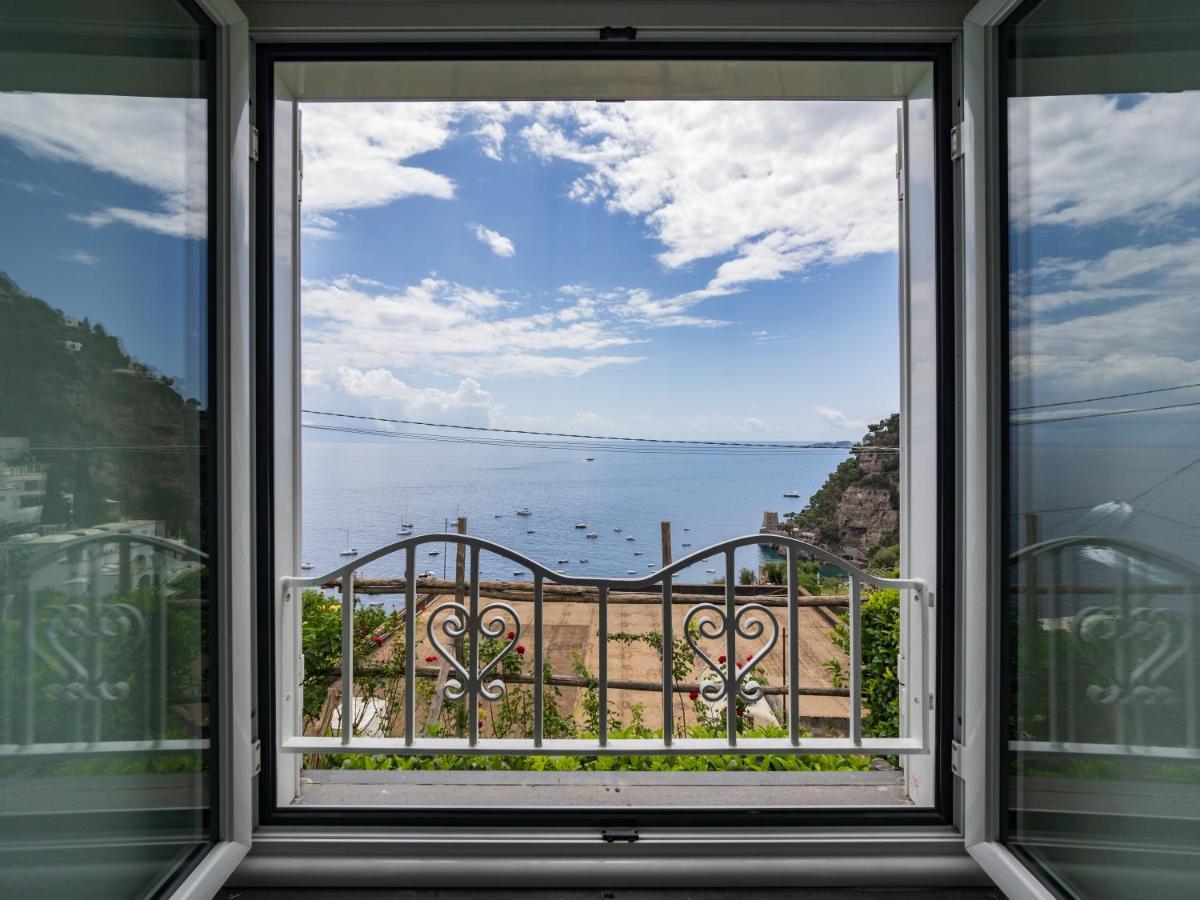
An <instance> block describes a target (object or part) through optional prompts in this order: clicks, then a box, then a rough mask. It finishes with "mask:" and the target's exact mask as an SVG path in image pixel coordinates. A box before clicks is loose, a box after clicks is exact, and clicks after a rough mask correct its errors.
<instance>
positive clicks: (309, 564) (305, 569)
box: [300, 562, 313, 572]
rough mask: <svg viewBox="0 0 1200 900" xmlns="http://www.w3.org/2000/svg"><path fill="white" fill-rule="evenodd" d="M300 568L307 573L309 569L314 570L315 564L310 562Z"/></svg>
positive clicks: (302, 564)
mask: <svg viewBox="0 0 1200 900" xmlns="http://www.w3.org/2000/svg"><path fill="white" fill-rule="evenodd" d="M300 568H301V569H303V570H304V571H305V572H307V571H308V570H309V569H311V568H313V564H312V563H310V562H306V563H301V564H300Z"/></svg>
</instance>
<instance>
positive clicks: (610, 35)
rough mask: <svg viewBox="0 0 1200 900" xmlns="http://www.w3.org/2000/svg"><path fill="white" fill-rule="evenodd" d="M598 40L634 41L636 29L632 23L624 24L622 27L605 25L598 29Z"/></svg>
mask: <svg viewBox="0 0 1200 900" xmlns="http://www.w3.org/2000/svg"><path fill="white" fill-rule="evenodd" d="M600 40H602V41H636V40H637V29H636V28H634V27H633V26H632V25H625V26H624V27H622V28H617V27H615V26H613V25H605V26H604V27H603V28H601V29H600Z"/></svg>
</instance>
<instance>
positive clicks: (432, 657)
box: [425, 655, 437, 662]
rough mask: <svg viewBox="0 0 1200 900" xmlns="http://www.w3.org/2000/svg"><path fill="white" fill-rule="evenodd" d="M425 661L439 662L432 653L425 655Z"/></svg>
mask: <svg viewBox="0 0 1200 900" xmlns="http://www.w3.org/2000/svg"><path fill="white" fill-rule="evenodd" d="M425 662H437V657H436V656H432V655H430V656H427V657H425Z"/></svg>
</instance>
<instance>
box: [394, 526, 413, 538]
mask: <svg viewBox="0 0 1200 900" xmlns="http://www.w3.org/2000/svg"><path fill="white" fill-rule="evenodd" d="M396 534H398V535H400V536H401V537H405V536H406V535H410V534H412V529H411V528H405V529H404V530H403V531H397V532H396Z"/></svg>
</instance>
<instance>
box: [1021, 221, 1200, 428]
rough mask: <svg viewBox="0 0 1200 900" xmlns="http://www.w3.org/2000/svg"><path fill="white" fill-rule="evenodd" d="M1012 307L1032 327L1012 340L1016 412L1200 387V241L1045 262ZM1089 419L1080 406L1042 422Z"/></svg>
mask: <svg viewBox="0 0 1200 900" xmlns="http://www.w3.org/2000/svg"><path fill="white" fill-rule="evenodd" d="M1014 299H1015V300H1016V301H1017V302H1018V304H1019V307H1020V308H1021V309H1022V310H1023V311H1024V315H1025V316H1026V318H1027V321H1023V322H1020V323H1019V324H1018V325H1017V326H1016V327H1015V328H1014V331H1013V337H1012V347H1013V352H1014V359H1013V363H1012V365H1013V370H1014V373H1015V374H1016V376H1017V382H1016V384H1017V387H1018V390H1017V394H1016V396H1015V397H1014V403H1013V405H1014V406H1030V405H1037V404H1044V403H1060V402H1062V401H1066V400H1076V399H1086V398H1089V397H1096V396H1101V395H1107V394H1117V393H1126V392H1130V391H1139V390H1151V389H1157V388H1163V387H1170V386H1172V385H1176V384H1185V383H1191V382H1197V381H1200V348H1198V347H1197V345H1196V342H1195V339H1194V336H1195V335H1196V334H1198V333H1200V239H1195V240H1189V241H1182V242H1179V243H1175V244H1156V245H1150V246H1140V247H1139V246H1129V247H1119V248H1116V249H1113V250H1110V251H1109V252H1108V253H1106V254H1104V255H1103V256H1102V257H1100V258H1099V259H1093V260H1066V259H1052V260H1044V261H1043V263H1042V265H1041V266H1040V267H1039V271H1038V272H1037V273H1036V275H1035V278H1034V281H1033V283H1032V285H1022V290H1021V292H1019V293H1015V294H1014ZM1035 390H1036V393H1033V391H1035ZM1161 399H1162V400H1163V402H1164V403H1172V402H1176V401H1177V400H1178V397H1176V395H1173V394H1165V395H1163V396H1162V398H1161ZM1118 402H1119V403H1126V404H1127V403H1128V402H1129V401H1118ZM1145 405H1156V404H1154V403H1147V404H1145ZM1110 408H1111V407H1110ZM1118 408H1119V407H1118ZM1084 411H1085V410H1084V405H1083V404H1080V405H1078V406H1068V407H1061V408H1055V409H1053V410H1052V411H1051V412H1050V413H1047V412H1041V413H1037V415H1038V416H1040V417H1047V416H1050V415H1051V413H1052V414H1053V416H1061V415H1078V414H1081V413H1082V412H1084ZM1031 415H1033V413H1029V412H1026V413H1022V417H1023V418H1028V417H1030V416H1031Z"/></svg>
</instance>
